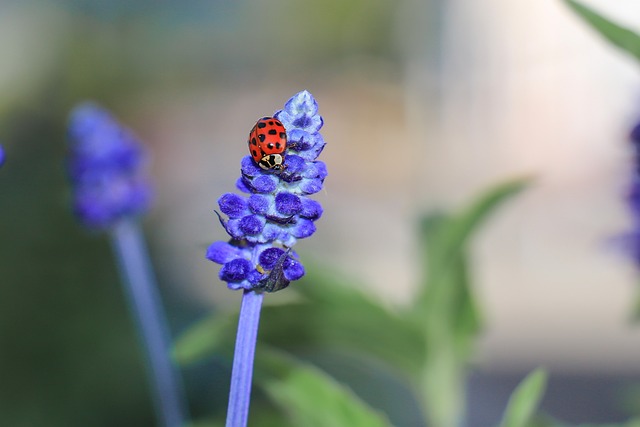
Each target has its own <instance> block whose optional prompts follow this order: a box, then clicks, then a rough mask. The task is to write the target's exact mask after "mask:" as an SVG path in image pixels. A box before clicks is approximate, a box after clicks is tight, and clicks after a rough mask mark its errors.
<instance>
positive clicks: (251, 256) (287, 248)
mask: <svg viewBox="0 0 640 427" xmlns="http://www.w3.org/2000/svg"><path fill="white" fill-rule="evenodd" d="M274 117H276V118H277V119H279V120H280V121H281V122H282V124H283V125H284V126H285V128H286V130H287V139H288V144H287V150H286V152H285V169H284V170H283V171H279V172H273V171H270V170H263V169H261V168H260V167H258V165H257V164H256V163H255V162H254V161H253V159H252V158H251V156H246V157H244V158H243V159H242V161H241V164H240V168H241V172H242V176H241V177H240V179H238V181H237V182H236V187H237V188H238V189H239V190H240V191H242V192H244V193H246V194H247V196H240V195H238V194H234V193H226V194H223V195H222V197H220V198H219V199H218V205H219V207H220V211H221V212H222V214H224V215H226V217H227V218H223V217H222V216H221V215H220V214H218V217H219V219H220V222H221V224H222V226H223V227H224V229H225V230H226V232H227V233H228V234H229V235H230V236H231V240H230V241H229V242H222V241H219V242H215V243H213V244H212V245H211V246H209V248H208V250H207V254H206V257H207V258H208V259H209V260H211V261H213V262H216V263H218V264H222V268H221V269H220V274H219V276H220V279H221V280H222V281H225V282H227V286H228V287H229V288H230V289H245V290H260V291H266V292H275V291H278V290H280V289H284V288H285V287H287V286H288V285H289V283H290V282H291V281H293V280H298V279H300V278H301V277H302V276H303V275H304V267H303V265H302V263H300V261H299V259H298V256H297V254H296V253H295V252H294V251H293V250H292V249H291V248H292V247H293V246H294V245H295V244H296V242H297V241H298V239H303V238H306V237H309V236H311V235H312V234H313V233H314V232H315V231H316V227H315V223H314V222H315V221H316V220H317V219H318V218H320V216H322V206H321V205H320V203H318V202H317V201H315V200H313V199H311V198H309V197H308V196H309V195H311V194H314V193H317V192H319V191H320V190H322V184H323V181H324V179H325V177H326V176H327V169H326V166H325V164H324V163H323V162H321V161H317V160H316V158H317V157H318V155H319V154H320V153H321V152H322V149H323V148H324V145H325V142H324V139H323V138H322V135H321V134H320V133H319V130H320V128H321V127H322V124H323V120H322V117H321V116H320V115H318V104H317V103H316V100H315V99H314V98H313V96H312V95H311V94H310V93H309V92H307V91H302V92H300V93H298V94H296V95H294V96H293V97H292V98H291V99H290V100H289V101H288V102H287V103H286V104H285V106H284V109H282V110H279V111H277V112H276V113H275V115H274Z"/></svg>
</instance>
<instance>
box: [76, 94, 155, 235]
mask: <svg viewBox="0 0 640 427" xmlns="http://www.w3.org/2000/svg"><path fill="white" fill-rule="evenodd" d="M68 136H69V140H70V146H69V159H68V163H67V169H68V173H69V177H70V180H71V182H72V185H73V198H74V202H73V203H74V212H75V213H76V216H77V217H78V219H79V220H80V221H81V222H82V223H83V224H85V225H86V226H88V227H90V228H97V229H105V228H109V227H111V226H113V225H114V224H115V223H116V222H117V221H118V220H120V219H122V218H125V217H129V216H134V215H138V214H141V213H144V212H145V211H146V210H147V209H148V207H149V204H150V201H151V188H150V185H149V182H148V181H147V179H146V177H145V175H144V173H143V166H144V164H145V162H146V158H147V153H146V152H145V151H144V149H143V147H142V145H141V144H140V142H139V141H138V139H137V138H136V137H135V135H134V134H133V133H132V132H131V131H130V130H129V129H127V128H125V127H124V126H122V125H121V124H120V123H118V122H117V121H116V119H114V118H113V117H112V116H111V114H110V113H109V112H108V111H106V110H105V109H103V108H102V107H100V106H98V105H96V104H93V103H90V102H86V103H83V104H80V105H78V106H77V107H76V108H75V109H74V110H73V111H72V112H71V115H70V119H69V127H68Z"/></svg>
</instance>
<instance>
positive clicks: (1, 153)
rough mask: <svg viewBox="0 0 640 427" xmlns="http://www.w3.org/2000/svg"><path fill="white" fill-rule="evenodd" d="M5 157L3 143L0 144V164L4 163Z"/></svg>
mask: <svg viewBox="0 0 640 427" xmlns="http://www.w3.org/2000/svg"><path fill="white" fill-rule="evenodd" d="M5 159H6V155H5V153H4V148H2V145H0V166H2V165H3V164H4V161H5Z"/></svg>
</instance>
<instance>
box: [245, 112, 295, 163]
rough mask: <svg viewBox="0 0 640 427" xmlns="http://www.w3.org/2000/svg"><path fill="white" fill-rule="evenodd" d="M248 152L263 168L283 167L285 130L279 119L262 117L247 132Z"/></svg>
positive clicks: (285, 146)
mask: <svg viewBox="0 0 640 427" xmlns="http://www.w3.org/2000/svg"><path fill="white" fill-rule="evenodd" d="M247 143H248V144H249V152H250V153H251V157H253V160H254V161H255V162H256V163H257V164H258V166H260V167H261V168H262V169H264V170H275V171H281V170H283V169H284V150H285V149H286V148H287V131H286V129H285V128H284V126H283V125H282V122H280V120H278V119H276V118H273V117H263V118H261V119H260V120H258V121H257V122H256V124H255V125H254V126H253V128H251V132H249V140H248V141H247Z"/></svg>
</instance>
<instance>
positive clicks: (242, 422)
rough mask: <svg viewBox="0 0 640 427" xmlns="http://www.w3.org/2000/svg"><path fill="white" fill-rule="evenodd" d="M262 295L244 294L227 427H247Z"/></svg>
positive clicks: (248, 292)
mask: <svg viewBox="0 0 640 427" xmlns="http://www.w3.org/2000/svg"><path fill="white" fill-rule="evenodd" d="M263 298H264V294H263V293H261V292H256V291H244V293H243V295H242V304H241V306H240V317H239V319H238V333H237V336H236V347H235V351H234V354H233V367H232V368H231V388H230V391H229V407H228V409H227V423H226V427H237V426H246V425H247V421H248V417H249V403H250V400H251V380H252V378H253V360H254V355H255V350H256V342H257V337H258V325H259V323H260V309H261V307H262V300H263Z"/></svg>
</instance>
